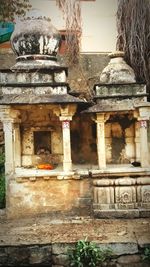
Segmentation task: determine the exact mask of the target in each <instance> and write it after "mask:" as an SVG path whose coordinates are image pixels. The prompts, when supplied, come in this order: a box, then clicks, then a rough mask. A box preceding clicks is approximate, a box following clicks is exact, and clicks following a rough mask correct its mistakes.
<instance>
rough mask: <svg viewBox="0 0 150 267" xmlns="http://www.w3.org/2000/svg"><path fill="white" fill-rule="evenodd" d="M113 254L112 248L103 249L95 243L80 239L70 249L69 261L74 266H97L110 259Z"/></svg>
mask: <svg viewBox="0 0 150 267" xmlns="http://www.w3.org/2000/svg"><path fill="white" fill-rule="evenodd" d="M111 256H112V251H111V250H110V249H105V250H101V249H100V248H99V247H98V246H97V245H96V244H95V243H92V242H88V241H83V240H79V241H78V242H77V244H76V246H75V248H74V249H73V250H71V251H69V262H70V266H73V267H96V266H101V264H102V262H104V261H108V260H110V258H111Z"/></svg>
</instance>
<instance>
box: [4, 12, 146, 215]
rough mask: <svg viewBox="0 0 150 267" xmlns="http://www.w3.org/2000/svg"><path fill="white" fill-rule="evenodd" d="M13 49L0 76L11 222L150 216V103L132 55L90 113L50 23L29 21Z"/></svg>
mask: <svg viewBox="0 0 150 267" xmlns="http://www.w3.org/2000/svg"><path fill="white" fill-rule="evenodd" d="M11 42H12V48H13V50H14V52H15V54H16V55H17V59H16V64H15V65H14V66H13V67H12V68H11V69H9V70H6V69H5V70H0V105H1V108H0V119H1V121H2V123H3V129H4V135H5V173H6V211H7V216H8V217H9V218H16V217H27V216H34V215H37V216H39V215H43V214H44V215H45V214H48V215H49V216H50V217H54V218H56V217H58V218H63V216H69V217H71V216H91V217H92V216H93V215H94V216H95V217H98V218H102V217H147V216H149V215H150V140H149V139H150V137H149V136H150V124H149V120H150V103H148V102H147V93H146V86H145V85H144V84H138V83H136V80H135V76H134V72H133V70H132V69H131V67H129V66H128V65H127V64H126V63H125V61H124V59H123V53H122V52H116V53H112V54H111V55H110V57H111V60H110V63H109V64H108V66H107V67H106V68H105V69H104V70H103V72H102V73H101V76H100V83H99V84H95V86H94V95H95V96H94V98H93V102H94V103H95V104H93V105H91V104H90V103H88V102H87V101H86V100H85V99H83V98H81V96H80V95H78V97H77V96H74V94H73V93H72V91H71V89H70V87H69V84H68V83H67V73H68V69H67V67H64V66H62V65H60V64H59V63H58V61H57V57H56V56H57V52H58V49H59V45H60V35H59V32H58V31H57V30H56V29H55V27H54V26H53V25H52V24H51V21H50V20H49V19H48V18H46V17H45V16H42V15H41V14H32V15H30V16H29V17H26V18H24V19H23V20H21V21H20V22H19V23H18V24H16V27H15V31H14V33H13V34H12V37H11ZM89 106H90V107H89ZM136 165H137V166H136Z"/></svg>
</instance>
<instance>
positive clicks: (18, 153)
mask: <svg viewBox="0 0 150 267" xmlns="http://www.w3.org/2000/svg"><path fill="white" fill-rule="evenodd" d="M14 159H15V167H21V138H20V125H19V123H15V124H14Z"/></svg>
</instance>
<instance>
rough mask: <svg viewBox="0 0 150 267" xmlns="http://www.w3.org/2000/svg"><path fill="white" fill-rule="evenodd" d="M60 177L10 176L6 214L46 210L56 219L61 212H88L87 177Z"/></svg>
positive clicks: (17, 215)
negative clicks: (12, 178) (11, 177)
mask: <svg viewBox="0 0 150 267" xmlns="http://www.w3.org/2000/svg"><path fill="white" fill-rule="evenodd" d="M59 178H60V177H59V176H58V179H54V178H51V177H40V178H36V179H35V178H34V177H31V178H30V179H27V178H21V179H20V181H19V180H18V181H15V180H10V182H9V185H8V186H9V188H8V194H7V200H6V201H7V207H8V216H9V217H11V218H18V217H21V218H23V217H27V216H35V215H36V216H40V215H46V214H48V215H49V216H50V217H51V218H57V217H58V218H59V219H60V218H61V219H62V218H63V216H64V217H66V216H90V215H91V185H90V183H91V182H90V180H89V179H82V180H64V179H63V180H59ZM9 207H11V208H10V209H9Z"/></svg>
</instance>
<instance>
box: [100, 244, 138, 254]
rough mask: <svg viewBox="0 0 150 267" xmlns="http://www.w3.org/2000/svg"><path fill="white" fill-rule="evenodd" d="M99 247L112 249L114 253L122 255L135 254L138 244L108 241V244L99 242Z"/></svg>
mask: <svg viewBox="0 0 150 267" xmlns="http://www.w3.org/2000/svg"><path fill="white" fill-rule="evenodd" d="M99 247H100V248H101V249H108V248H110V249H111V250H112V251H113V254H114V255H117V256H119V255H123V254H129V255H130V254H136V253H138V244H137V243H130V242H125V243H123V242H122V243H119V242H117V243H109V244H99Z"/></svg>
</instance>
